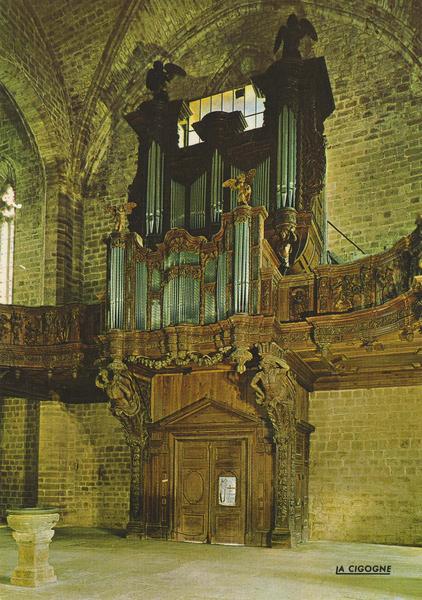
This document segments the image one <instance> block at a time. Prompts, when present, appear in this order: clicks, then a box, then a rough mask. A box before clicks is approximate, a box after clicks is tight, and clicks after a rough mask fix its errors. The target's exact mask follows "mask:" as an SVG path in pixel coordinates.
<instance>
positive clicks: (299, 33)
mask: <svg viewBox="0 0 422 600" xmlns="http://www.w3.org/2000/svg"><path fill="white" fill-rule="evenodd" d="M307 35H308V36H309V37H310V38H311V39H313V40H315V41H317V39H318V36H317V32H316V31H315V28H314V26H313V25H312V23H311V22H310V21H308V19H298V18H297V16H296V15H295V14H291V15H290V17H289V18H288V19H287V24H286V25H282V26H281V27H280V29H279V30H278V33H277V36H276V38H275V42H274V54H275V53H276V52H277V51H278V49H279V48H280V46H281V42H284V45H283V53H282V58H302V57H301V54H300V52H299V44H300V41H301V40H302V39H303V38H304V37H305V36H307Z"/></svg>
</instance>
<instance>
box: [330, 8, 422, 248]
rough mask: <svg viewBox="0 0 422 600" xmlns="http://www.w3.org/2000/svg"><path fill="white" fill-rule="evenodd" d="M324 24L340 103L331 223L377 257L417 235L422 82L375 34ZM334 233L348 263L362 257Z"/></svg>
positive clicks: (333, 130)
mask: <svg viewBox="0 0 422 600" xmlns="http://www.w3.org/2000/svg"><path fill="white" fill-rule="evenodd" d="M324 22H325V24H326V27H327V29H324V28H322V30H321V34H322V35H320V39H321V40H322V42H321V45H320V48H319V50H320V51H321V52H322V53H323V54H325V56H326V60H327V66H328V72H329V75H330V79H331V84H332V88H333V94H334V99H335V103H336V110H335V112H334V113H333V115H332V116H331V117H329V119H328V120H327V122H326V136H327V142H328V146H327V201H328V218H329V220H330V221H332V222H333V223H334V225H336V226H337V227H338V228H339V229H340V230H341V231H343V232H344V233H345V234H346V235H347V236H348V237H350V238H351V239H352V240H353V241H354V242H355V243H356V244H357V245H358V246H360V247H361V248H362V249H363V250H364V251H365V252H366V253H367V254H374V253H376V252H381V251H382V250H384V249H385V248H389V247H391V246H392V245H393V243H394V242H395V241H397V240H398V239H399V238H400V237H402V236H404V235H407V234H408V233H410V231H412V230H413V229H414V223H415V217H416V215H417V213H418V212H420V211H421V209H422V200H421V198H422V179H421V177H420V169H421V160H422V120H421V116H420V104H421V101H422V85H421V82H420V81H418V80H417V78H416V77H415V74H416V73H415V67H413V68H412V66H411V65H409V64H408V63H407V62H406V61H405V60H404V59H403V57H402V56H401V55H400V53H399V52H397V51H394V50H392V49H391V48H389V47H388V46H387V45H386V44H384V43H383V42H382V40H380V39H379V37H378V36H377V35H375V34H374V33H373V32H371V31H361V30H359V29H358V28H355V27H350V28H346V27H341V28H340V27H339V28H336V29H334V30H333V29H332V28H330V27H329V22H328V20H327V21H324ZM321 25H323V23H321ZM321 25H320V27H321ZM328 233H329V248H330V250H332V251H334V253H335V254H336V255H338V256H339V257H341V258H342V259H343V260H353V259H355V258H361V257H362V254H361V253H360V252H359V251H358V250H357V249H356V248H354V247H353V246H352V245H351V244H350V243H349V242H348V241H347V240H345V239H344V238H343V237H341V236H340V235H339V234H338V233H337V232H336V231H335V230H334V229H333V228H332V227H329V228H328Z"/></svg>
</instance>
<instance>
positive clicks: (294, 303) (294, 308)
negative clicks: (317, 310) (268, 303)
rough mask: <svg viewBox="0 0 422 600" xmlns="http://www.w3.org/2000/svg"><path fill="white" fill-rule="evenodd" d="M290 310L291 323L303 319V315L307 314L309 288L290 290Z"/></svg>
mask: <svg viewBox="0 0 422 600" xmlns="http://www.w3.org/2000/svg"><path fill="white" fill-rule="evenodd" d="M289 291H290V309H289V316H290V319H292V320H293V321H299V320H300V319H303V318H304V315H305V313H307V312H309V309H310V307H309V288H307V287H294V288H290V290H289Z"/></svg>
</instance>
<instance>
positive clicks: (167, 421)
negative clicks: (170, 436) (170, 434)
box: [155, 397, 260, 429]
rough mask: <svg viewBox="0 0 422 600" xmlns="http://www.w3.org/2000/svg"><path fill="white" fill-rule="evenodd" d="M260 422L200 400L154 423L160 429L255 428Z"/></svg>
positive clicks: (206, 399)
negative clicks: (219, 426) (226, 426)
mask: <svg viewBox="0 0 422 600" xmlns="http://www.w3.org/2000/svg"><path fill="white" fill-rule="evenodd" d="M259 422H260V420H259V419H258V418H257V417H255V416H254V415H251V414H249V413H246V412H243V411H240V410H238V409H235V408H233V407H231V406H228V405H226V404H224V403H223V402H218V401H217V400H213V399H212V398H208V397H205V398H201V399H200V400H197V401H196V402H194V403H193V404H189V406H185V407H183V408H181V409H180V410H178V411H176V412H174V413H173V414H171V415H168V416H167V417H164V418H163V419H160V420H159V421H157V422H156V423H155V425H156V426H159V427H161V428H166V429H171V428H172V427H177V428H179V427H184V426H190V425H192V426H196V427H207V426H216V425H237V426H242V425H243V426H249V427H251V426H256V425H257V424H258V423H259Z"/></svg>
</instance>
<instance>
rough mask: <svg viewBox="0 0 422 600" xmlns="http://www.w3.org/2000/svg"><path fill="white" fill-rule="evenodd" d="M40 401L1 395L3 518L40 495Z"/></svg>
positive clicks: (0, 489) (0, 510) (0, 517)
mask: <svg viewBox="0 0 422 600" xmlns="http://www.w3.org/2000/svg"><path fill="white" fill-rule="evenodd" d="M38 420H39V404H38V402H36V401H35V400H26V399H24V398H0V520H5V518H6V509H7V508H11V507H20V506H31V505H33V504H34V503H36V498H37V469H38Z"/></svg>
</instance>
